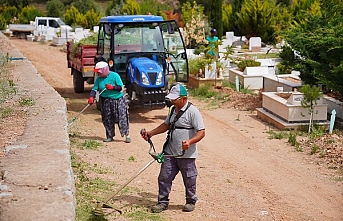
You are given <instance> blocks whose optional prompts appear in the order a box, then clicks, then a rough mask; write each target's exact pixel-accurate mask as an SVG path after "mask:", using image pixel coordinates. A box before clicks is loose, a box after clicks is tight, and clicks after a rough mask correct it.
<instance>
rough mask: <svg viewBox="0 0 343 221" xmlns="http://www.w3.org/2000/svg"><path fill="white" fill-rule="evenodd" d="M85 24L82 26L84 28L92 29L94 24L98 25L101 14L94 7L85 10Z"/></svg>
mask: <svg viewBox="0 0 343 221" xmlns="http://www.w3.org/2000/svg"><path fill="white" fill-rule="evenodd" d="M84 17H85V20H86V22H85V24H84V25H83V26H82V27H84V28H88V29H93V27H94V26H96V25H99V23H100V19H101V14H100V12H96V11H95V10H94V9H91V10H90V11H88V12H86V14H85V16H84Z"/></svg>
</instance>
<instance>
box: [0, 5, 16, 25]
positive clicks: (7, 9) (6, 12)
mask: <svg viewBox="0 0 343 221" xmlns="http://www.w3.org/2000/svg"><path fill="white" fill-rule="evenodd" d="M17 13H18V10H17V8H16V7H14V6H6V5H3V6H2V7H0V14H1V16H2V18H3V19H4V20H2V22H4V25H5V26H4V27H6V25H7V24H9V23H11V21H12V20H13V18H14V17H16V16H17Z"/></svg>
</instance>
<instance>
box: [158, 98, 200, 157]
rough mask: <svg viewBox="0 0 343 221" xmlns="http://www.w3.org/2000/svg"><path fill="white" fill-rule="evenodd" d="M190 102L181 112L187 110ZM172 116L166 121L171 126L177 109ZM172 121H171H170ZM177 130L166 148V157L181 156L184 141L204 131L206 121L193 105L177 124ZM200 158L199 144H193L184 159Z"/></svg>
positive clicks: (172, 134)
mask: <svg viewBox="0 0 343 221" xmlns="http://www.w3.org/2000/svg"><path fill="white" fill-rule="evenodd" d="M187 105H188V102H187V103H186V104H185V106H183V107H182V109H181V110H185V109H186V108H187ZM169 114H171V117H170V119H169V115H168V116H167V118H166V119H165V121H164V123H165V124H167V125H169V123H170V122H173V121H174V118H175V117H176V113H175V109H174V111H173V112H172V113H169ZM169 120H170V121H169ZM175 127H176V128H175V130H174V131H173V132H172V133H171V137H170V139H169V142H168V144H167V146H166V148H165V150H164V151H165V153H166V155H169V154H171V155H179V154H181V153H182V141H183V140H189V139H190V138H192V137H193V136H194V135H195V134H196V132H197V131H199V130H204V129H205V126H204V121H203V119H202V116H201V113H200V111H199V110H198V109H197V108H196V107H195V106H194V105H191V106H189V108H188V109H187V110H186V111H185V112H184V113H183V114H182V115H181V117H180V118H179V119H178V121H176V123H175ZM183 128H193V129H183ZM197 156H198V148H197V144H196V143H195V144H192V145H190V147H189V148H188V150H186V152H185V154H184V155H183V156H182V158H196V157H197Z"/></svg>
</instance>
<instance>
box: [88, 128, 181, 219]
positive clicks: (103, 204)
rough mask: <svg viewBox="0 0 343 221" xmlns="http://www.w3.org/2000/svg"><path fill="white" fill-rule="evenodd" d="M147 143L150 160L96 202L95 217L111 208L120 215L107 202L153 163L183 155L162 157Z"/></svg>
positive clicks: (162, 154) (161, 154)
mask: <svg viewBox="0 0 343 221" xmlns="http://www.w3.org/2000/svg"><path fill="white" fill-rule="evenodd" d="M143 131H145V129H142V130H141V132H140V134H141V135H142V134H143ZM148 143H149V144H150V149H149V152H148V153H149V154H150V156H152V158H153V159H152V160H151V161H150V162H149V163H147V164H146V165H145V166H144V167H143V168H142V169H140V170H139V171H138V172H137V173H136V174H135V175H133V176H132V177H131V178H130V179H129V180H128V181H126V182H125V183H124V184H123V185H121V186H120V187H119V188H118V190H116V191H115V192H113V193H111V194H110V195H109V196H108V197H107V198H106V199H105V200H104V201H103V202H97V206H96V208H95V209H94V210H93V213H94V215H95V216H104V215H105V214H104V211H103V210H102V209H103V208H112V209H114V210H116V211H118V212H119V213H120V214H122V211H121V210H119V209H117V208H115V207H114V206H112V205H110V204H108V201H110V200H111V199H112V198H113V197H115V196H116V195H117V194H118V193H119V192H120V191H122V190H123V189H124V188H125V187H126V186H127V185H128V184H129V183H130V182H131V181H132V180H134V179H135V178H136V177H137V176H139V174H141V173H142V172H143V171H144V170H145V169H146V168H148V167H149V166H150V165H151V164H152V163H153V162H155V161H157V162H158V163H163V162H164V158H165V157H181V156H183V155H184V154H185V151H184V150H183V151H182V154H180V155H164V153H163V152H162V153H156V150H155V147H154V144H153V143H152V141H151V139H150V138H149V137H148Z"/></svg>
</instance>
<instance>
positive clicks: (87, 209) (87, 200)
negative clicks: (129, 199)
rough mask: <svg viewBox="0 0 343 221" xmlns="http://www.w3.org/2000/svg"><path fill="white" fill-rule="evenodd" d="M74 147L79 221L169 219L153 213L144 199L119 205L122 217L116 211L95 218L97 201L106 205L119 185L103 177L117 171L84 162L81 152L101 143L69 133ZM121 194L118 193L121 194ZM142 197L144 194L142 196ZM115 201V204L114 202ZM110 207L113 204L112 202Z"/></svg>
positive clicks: (122, 191) (145, 198) (125, 189)
mask: <svg viewBox="0 0 343 221" xmlns="http://www.w3.org/2000/svg"><path fill="white" fill-rule="evenodd" d="M69 139H70V146H71V162H72V169H73V173H74V175H75V187H76V221H107V220H115V219H117V218H118V217H119V216H124V217H126V218H128V219H130V220H137V221H138V220H156V221H162V220H166V219H164V218H163V217H161V215H160V214H152V213H151V212H150V211H149V210H148V208H147V206H148V205H147V206H145V204H147V203H145V204H144V202H146V201H147V199H148V197H142V203H141V205H131V204H130V205H125V204H123V203H120V208H119V207H118V209H120V210H121V211H122V212H123V214H122V215H120V214H119V213H118V212H116V211H115V210H110V212H111V213H110V214H105V216H101V217H99V216H95V215H94V208H95V207H96V206H97V203H96V202H103V201H104V200H105V199H106V198H107V197H108V196H109V195H111V194H113V193H114V191H116V190H117V188H119V184H118V183H116V182H114V181H113V179H110V178H108V179H107V178H104V177H105V176H104V175H106V177H110V176H115V174H116V173H117V172H120V171H113V170H112V169H109V168H103V167H100V166H99V165H98V164H97V163H91V164H90V163H87V162H85V161H83V160H82V158H81V157H80V156H79V155H78V152H80V151H81V152H82V153H84V152H86V151H97V149H98V147H100V146H101V144H100V143H99V142H97V141H93V140H82V139H81V136H80V133H79V132H72V133H70V134H69ZM135 160H136V159H135V157H134V156H130V157H129V159H128V161H135ZM135 192H139V193H140V192H141V190H140V189H138V188H130V187H125V188H124V189H123V190H121V191H120V194H122V195H125V194H126V195H129V194H130V193H135ZM118 195H119V194H118ZM140 195H142V194H140ZM114 202H116V201H114ZM110 204H111V203H110Z"/></svg>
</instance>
